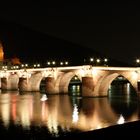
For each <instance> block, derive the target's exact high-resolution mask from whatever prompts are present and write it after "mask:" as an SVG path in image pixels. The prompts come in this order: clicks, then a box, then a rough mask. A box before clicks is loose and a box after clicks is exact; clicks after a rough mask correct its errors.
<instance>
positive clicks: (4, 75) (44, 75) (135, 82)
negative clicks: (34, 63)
mask: <svg viewBox="0 0 140 140" xmlns="http://www.w3.org/2000/svg"><path fill="white" fill-rule="evenodd" d="M74 76H77V77H78V78H79V79H80V81H81V83H82V96H91V97H94V96H107V91H108V89H109V85H110V84H111V82H112V81H113V80H114V79H115V78H117V77H118V76H123V77H124V78H126V79H127V80H128V81H129V82H130V83H131V85H132V86H133V87H134V89H135V91H136V93H137V94H138V95H139V92H140V84H139V82H140V69H139V68H138V67H98V66H91V65H83V66H69V67H50V68H49V67H47V68H32V69H19V70H6V71H3V70H1V71H0V78H1V82H0V83H1V84H0V85H1V90H18V91H20V92H28V91H29V92H32V91H34V92H38V91H40V84H41V81H42V80H43V79H44V80H45V91H46V93H48V94H67V93H68V86H69V83H70V80H71V79H72V78H73V77H74Z"/></svg>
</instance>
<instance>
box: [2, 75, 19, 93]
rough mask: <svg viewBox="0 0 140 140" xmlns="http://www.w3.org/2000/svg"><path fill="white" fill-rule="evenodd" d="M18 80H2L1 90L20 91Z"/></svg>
mask: <svg viewBox="0 0 140 140" xmlns="http://www.w3.org/2000/svg"><path fill="white" fill-rule="evenodd" d="M17 83H18V80H17V79H16V78H11V79H10V78H5V77H4V78H1V89H2V90H4V91H6V90H18V84H17Z"/></svg>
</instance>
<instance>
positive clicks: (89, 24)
mask: <svg viewBox="0 0 140 140" xmlns="http://www.w3.org/2000/svg"><path fill="white" fill-rule="evenodd" d="M16 5H17V6H16ZM16 5H15V6H11V7H9V6H6V4H5V5H3V6H2V5H1V7H2V8H1V9H0V17H1V18H4V19H6V20H9V21H13V22H15V23H18V24H21V25H24V26H27V27H29V28H31V29H34V30H37V31H40V32H43V33H46V34H49V35H53V36H55V37H58V38H62V39H65V40H68V41H71V42H74V43H78V44H81V45H82V46H86V47H89V48H93V49H94V50H97V51H99V52H103V53H104V54H106V55H108V56H111V57H113V58H115V59H118V60H122V61H125V62H133V61H134V60H135V58H136V57H140V8H139V5H138V3H136V2H134V1H126V2H125V3H122V1H120V2H119V1H118V3H106V2H99V3H90V2H88V1H84V2H80V3H76V2H74V3H72V2H65V3H60V1H58V2H57V3H56V2H55V1H53V2H52V3H46V4H45V3H41V2H38V3H35V2H32V3H28V4H25V3H17V4H16Z"/></svg>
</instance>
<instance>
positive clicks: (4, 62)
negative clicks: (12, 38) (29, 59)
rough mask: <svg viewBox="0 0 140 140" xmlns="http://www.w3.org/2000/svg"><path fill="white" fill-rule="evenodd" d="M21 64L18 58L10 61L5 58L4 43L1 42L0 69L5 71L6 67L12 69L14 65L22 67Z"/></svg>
mask: <svg viewBox="0 0 140 140" xmlns="http://www.w3.org/2000/svg"><path fill="white" fill-rule="evenodd" d="M20 64H21V62H20V59H19V58H17V57H13V58H10V59H5V58H4V51H3V45H2V42H1V41H0V69H3V68H4V69H5V66H6V69H11V67H12V66H13V65H20Z"/></svg>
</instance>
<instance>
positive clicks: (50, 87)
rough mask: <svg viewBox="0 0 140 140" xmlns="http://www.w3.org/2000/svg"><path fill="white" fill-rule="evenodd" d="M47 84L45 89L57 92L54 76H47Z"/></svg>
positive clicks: (49, 91)
mask: <svg viewBox="0 0 140 140" xmlns="http://www.w3.org/2000/svg"><path fill="white" fill-rule="evenodd" d="M45 81H46V86H45V91H46V93H48V94H55V93H56V91H55V79H54V77H46V79H45Z"/></svg>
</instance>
